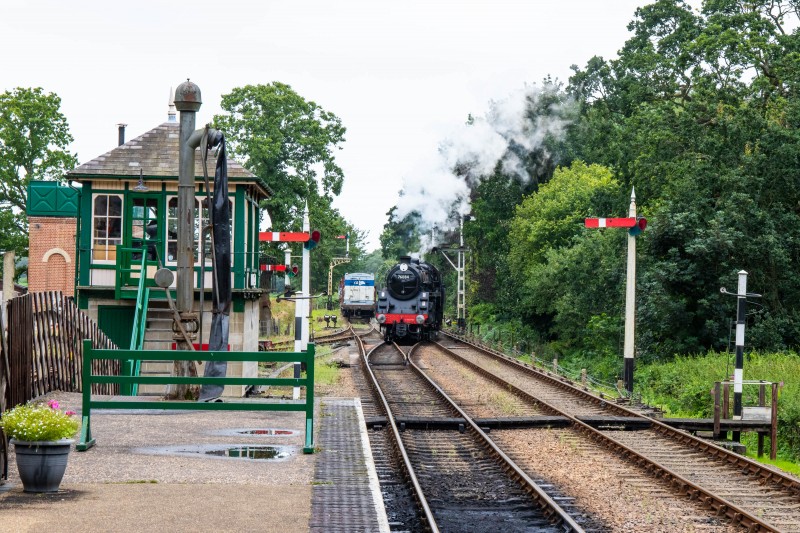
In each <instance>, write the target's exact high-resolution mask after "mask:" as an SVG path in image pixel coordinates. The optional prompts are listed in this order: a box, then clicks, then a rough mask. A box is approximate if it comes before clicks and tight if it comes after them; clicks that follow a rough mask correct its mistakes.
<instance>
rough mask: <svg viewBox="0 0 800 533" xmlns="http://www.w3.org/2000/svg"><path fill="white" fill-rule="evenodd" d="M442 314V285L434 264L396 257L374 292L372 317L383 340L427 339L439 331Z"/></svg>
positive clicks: (412, 340)
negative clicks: (375, 292)
mask: <svg viewBox="0 0 800 533" xmlns="http://www.w3.org/2000/svg"><path fill="white" fill-rule="evenodd" d="M443 313H444V285H443V284H442V277H441V275H440V274H439V271H438V270H436V267H434V266H433V265H431V264H429V263H426V262H424V261H420V260H419V259H416V258H414V259H412V258H411V257H409V256H403V257H401V258H400V262H399V263H398V264H396V265H395V266H393V267H392V268H391V269H390V270H389V273H388V274H387V275H386V285H385V286H384V288H383V289H381V291H380V292H379V293H378V300H377V302H376V313H375V317H376V318H377V320H378V323H379V324H380V327H381V331H382V332H383V338H384V340H386V341H396V342H419V341H421V340H430V338H431V337H432V336H434V335H436V333H437V332H438V331H439V328H440V327H441V325H442V316H443Z"/></svg>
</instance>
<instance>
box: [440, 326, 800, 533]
mask: <svg viewBox="0 0 800 533" xmlns="http://www.w3.org/2000/svg"><path fill="white" fill-rule="evenodd" d="M462 342H463V341H462ZM435 344H436V345H437V346H438V347H439V348H441V349H442V351H443V352H444V353H446V354H447V355H449V356H451V357H452V358H454V359H456V360H458V361H459V362H461V363H463V364H465V365H466V366H468V367H469V368H471V369H473V370H474V371H476V372H477V373H479V374H480V375H482V376H484V377H486V378H487V379H490V380H491V381H494V382H495V383H497V384H500V385H502V386H503V387H505V388H506V389H507V390H511V391H513V392H514V393H515V394H517V395H518V396H520V397H522V398H524V399H526V400H528V401H530V402H533V403H536V404H538V405H541V406H543V407H544V408H545V409H546V410H548V411H550V412H551V413H554V414H558V415H560V416H564V417H565V418H568V419H569V420H570V421H571V422H572V424H573V427H574V428H575V429H577V430H578V431H580V432H581V433H584V434H585V435H587V436H588V437H589V438H590V439H592V440H602V441H603V442H604V443H605V444H607V445H609V446H610V447H612V448H613V449H615V451H617V452H619V453H620V454H621V455H622V457H623V458H625V459H628V460H631V461H633V462H634V463H636V464H637V465H638V466H641V467H643V468H645V469H646V470H647V471H648V472H650V473H653V470H657V471H658V472H659V473H660V474H661V476H662V477H666V478H669V479H667V481H669V483H670V484H671V485H672V486H673V487H674V488H676V489H677V490H679V491H680V492H682V493H684V494H685V495H687V496H689V497H690V499H699V500H701V501H702V502H703V504H704V505H706V506H707V507H709V508H711V509H713V510H714V511H715V512H716V513H717V515H718V516H723V515H724V516H726V517H727V518H728V519H729V520H731V522H733V523H734V524H741V525H743V526H745V527H748V528H749V530H750V531H753V532H754V531H774V532H779V531H781V530H780V529H778V528H776V527H775V526H772V525H770V524H769V523H767V522H764V521H763V520H761V519H760V518H758V517H756V516H754V515H752V514H750V513H748V512H747V511H745V510H744V509H741V508H740V507H738V506H737V505H735V504H733V503H731V502H729V501H728V500H726V499H725V498H722V497H720V496H717V495H715V494H714V493H712V492H710V491H708V490H706V489H704V488H703V487H701V486H699V485H696V484H695V483H693V482H692V481H690V480H688V479H686V478H684V477H683V476H681V475H680V474H677V473H675V472H673V471H672V470H670V469H669V468H668V467H666V466H663V465H661V464H660V463H658V462H657V461H654V460H652V459H650V458H648V457H646V456H644V455H642V454H640V453H639V452H637V451H635V450H633V449H631V448H630V447H628V446H627V445H625V444H623V443H621V442H619V441H618V440H616V439H614V438H613V437H610V436H608V435H606V434H605V433H604V432H603V431H601V430H599V429H595V428H593V427H592V426H590V425H588V424H586V423H585V422H582V421H581V420H579V419H578V418H576V417H575V416H573V415H571V414H569V413H566V412H564V411H562V410H561V409H559V408H557V407H555V406H553V405H551V404H549V403H547V402H545V401H543V400H541V399H539V398H536V397H535V396H533V395H531V394H529V393H528V392H526V391H523V390H522V389H519V388H518V387H516V386H514V385H512V384H511V383H508V382H507V381H505V380H504V379H502V378H501V377H499V376H496V375H495V374H493V373H492V372H490V371H488V370H486V369H484V368H482V367H480V366H478V365H477V364H475V363H473V362H472V361H469V360H468V359H466V358H465V357H464V356H462V355H459V354H457V353H455V352H453V351H452V350H450V349H448V348H447V347H445V346H442V345H441V344H440V343H438V342H436V343H435ZM466 344H470V345H471V346H473V347H475V348H476V349H478V350H480V351H481V352H483V353H486V354H488V355H490V356H492V357H494V358H495V359H498V360H500V361H503V362H505V363H510V364H511V363H514V364H515V365H518V366H519V368H522V369H525V370H527V371H530V370H531V369H530V368H529V367H527V366H524V365H522V364H521V363H515V362H514V361H507V360H505V358H502V357H498V356H497V355H496V354H493V353H492V352H487V351H485V350H482V349H481V348H479V347H477V346H474V345H472V344H471V343H466ZM536 377H537V378H542V377H544V378H547V379H550V380H553V381H556V380H554V379H553V378H552V377H550V376H541V375H538V373H537V376H536ZM556 383H558V384H559V385H563V383H562V382H561V381H560V380H558V381H556ZM571 388H572V389H574V391H575V392H578V393H581V394H587V393H585V392H584V391H582V390H581V389H578V388H576V387H571ZM590 397H591V398H592V399H595V398H594V397H593V396H590ZM605 404H606V406H608V407H611V408H612V410H613V408H616V409H620V410H621V411H622V412H624V413H625V414H626V415H628V416H631V417H636V418H640V419H645V420H648V421H649V422H651V423H653V425H654V426H656V427H654V428H653V429H656V430H658V429H661V428H660V427H658V426H663V427H664V428H667V429H668V430H670V431H669V435H666V436H669V437H672V436H673V435H674V434H675V433H679V432H678V431H677V430H675V429H673V428H671V427H669V426H667V425H666V424H663V423H662V422H658V421H657V420H653V419H651V418H649V417H646V416H643V415H641V414H640V413H637V412H635V411H632V410H629V409H625V408H621V407H620V406H617V405H614V404H610V403H608V402H606V403H605ZM659 433H662V432H659ZM678 436H679V437H681V439H679V441H680V442H682V443H685V442H686V439H684V437H689V439H688V440H689V441H690V442H693V441H696V440H699V439H697V438H696V437H692V436H691V435H688V434H684V433H679V435H678ZM702 444H707V445H708V449H702V451H705V452H707V453H711V450H713V451H716V450H717V449H718V450H721V451H723V452H725V453H731V452H728V450H725V449H724V448H721V447H719V446H716V445H712V444H710V443H702ZM711 455H712V457H714V458H716V455H714V454H713V453H711ZM769 472H770V473H773V472H772V471H769ZM765 477H767V476H765ZM767 479H769V478H768V477H767ZM787 479H788V478H787ZM789 481H794V480H791V479H790V480H789Z"/></svg>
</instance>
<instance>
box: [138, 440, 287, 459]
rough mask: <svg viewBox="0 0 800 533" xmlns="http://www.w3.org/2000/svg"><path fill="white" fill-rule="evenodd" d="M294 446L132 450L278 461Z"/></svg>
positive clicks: (150, 452)
mask: <svg viewBox="0 0 800 533" xmlns="http://www.w3.org/2000/svg"><path fill="white" fill-rule="evenodd" d="M295 448H296V447H295V446H270V445H267V444H203V445H198V446H161V447H152V448H136V449H134V450H133V452H134V453H141V454H145V455H172V456H183V457H205V458H207V459H234V460H243V459H249V460H253V461H280V460H282V459H287V458H289V457H291V456H293V455H295V454H296V450H295Z"/></svg>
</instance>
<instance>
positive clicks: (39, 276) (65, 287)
mask: <svg viewBox="0 0 800 533" xmlns="http://www.w3.org/2000/svg"><path fill="white" fill-rule="evenodd" d="M28 224H29V236H28V246H29V249H28V291H30V292H41V291H62V292H63V293H64V295H65V296H73V295H74V292H75V291H74V289H75V262H76V260H77V254H76V253H75V233H76V231H77V219H75V218H71V217H70V218H67V217H64V218H61V217H28Z"/></svg>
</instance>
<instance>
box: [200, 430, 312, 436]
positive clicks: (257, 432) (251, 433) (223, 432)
mask: <svg viewBox="0 0 800 533" xmlns="http://www.w3.org/2000/svg"><path fill="white" fill-rule="evenodd" d="M298 433H299V431H296V430H294V429H275V428H235V429H220V430H217V431H212V432H211V434H212V435H226V436H228V437H238V436H240V435H246V436H248V437H293V436H295V435H297V434H298Z"/></svg>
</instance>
